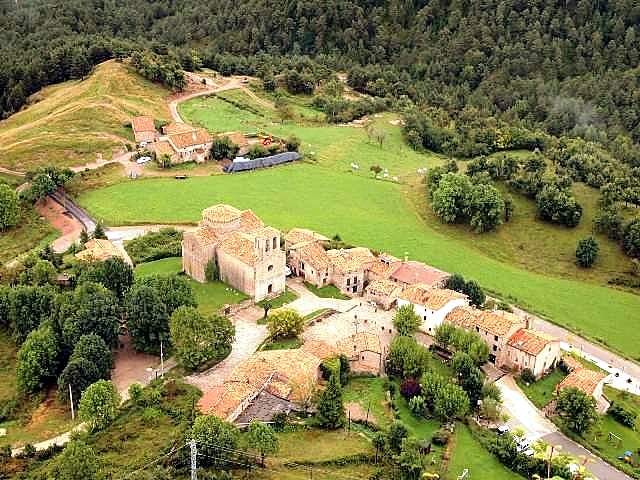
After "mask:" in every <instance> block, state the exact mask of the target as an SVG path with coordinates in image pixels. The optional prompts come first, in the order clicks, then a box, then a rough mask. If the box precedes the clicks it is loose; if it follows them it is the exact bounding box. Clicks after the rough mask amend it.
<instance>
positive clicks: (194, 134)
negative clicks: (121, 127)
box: [136, 117, 213, 164]
mask: <svg viewBox="0 0 640 480" xmlns="http://www.w3.org/2000/svg"><path fill="white" fill-rule="evenodd" d="M136 118H140V117H136ZM154 131H155V130H154ZM162 133H163V135H162V136H157V135H156V134H154V136H153V139H152V140H149V141H148V142H146V143H148V145H147V146H148V148H149V149H150V150H151V151H153V152H154V153H155V155H156V159H159V158H161V157H162V156H163V155H167V156H169V158H170V159H171V163H172V164H179V163H185V162H196V163H202V162H205V161H206V160H207V157H208V155H209V151H210V150H211V145H212V144H213V139H212V137H211V135H210V134H209V132H208V131H207V130H206V129H204V128H195V127H192V126H191V125H188V124H186V123H179V122H174V123H169V124H167V125H165V126H164V127H162ZM151 142H153V143H151Z"/></svg>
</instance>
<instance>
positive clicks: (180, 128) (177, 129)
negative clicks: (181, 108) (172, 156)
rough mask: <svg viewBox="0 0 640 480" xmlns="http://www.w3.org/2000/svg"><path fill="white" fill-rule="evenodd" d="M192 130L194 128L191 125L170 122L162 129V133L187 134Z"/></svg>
mask: <svg viewBox="0 0 640 480" xmlns="http://www.w3.org/2000/svg"><path fill="white" fill-rule="evenodd" d="M194 130H195V128H194V127H192V126H191V125H188V124H186V123H182V122H172V123H169V124H167V125H165V126H164V127H162V132H163V133H164V134H165V135H177V134H179V133H187V132H192V131H194Z"/></svg>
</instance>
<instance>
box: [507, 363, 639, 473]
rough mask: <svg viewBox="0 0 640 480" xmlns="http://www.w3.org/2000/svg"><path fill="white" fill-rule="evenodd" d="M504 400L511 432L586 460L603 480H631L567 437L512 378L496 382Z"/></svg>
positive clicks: (591, 469)
mask: <svg viewBox="0 0 640 480" xmlns="http://www.w3.org/2000/svg"><path fill="white" fill-rule="evenodd" d="M496 386H497V387H498V388H500V391H501V392H502V398H503V408H504V410H505V411H506V413H507V414H508V415H509V420H508V421H507V425H509V427H510V428H511V429H514V428H522V429H523V430H524V432H525V435H526V437H527V438H528V439H530V440H542V441H543V442H545V443H547V444H549V445H560V446H561V449H560V452H561V453H567V454H570V455H573V456H575V457H577V458H579V459H582V458H585V459H587V464H586V468H587V469H588V470H589V471H591V473H593V474H594V475H595V476H596V477H598V478H599V479H600V480H630V478H631V477H629V476H628V475H626V474H624V473H622V472H621V471H619V470H617V469H616V468H614V467H612V466H611V465H609V464H608V463H607V462H605V461H604V460H602V459H601V458H600V457H597V456H595V455H593V454H592V453H591V452H589V451H588V450H587V449H585V448H584V447H582V446H581V445H580V444H578V443H576V442H574V441H573V440H571V439H569V438H567V437H566V436H565V435H563V434H562V433H561V432H559V431H558V428H557V427H556V426H555V425H554V424H553V423H552V422H551V421H549V420H548V419H547V418H546V417H545V416H544V415H543V414H542V413H541V412H540V411H539V410H538V409H537V408H536V407H535V405H533V403H531V401H530V400H529V399H528V398H527V396H526V395H525V394H524V393H523V392H522V390H520V388H519V387H518V385H517V384H516V382H515V381H514V379H513V377H512V376H511V375H505V376H504V377H502V378H501V379H500V380H498V381H497V382H496Z"/></svg>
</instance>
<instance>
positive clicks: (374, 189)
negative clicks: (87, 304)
mask: <svg viewBox="0 0 640 480" xmlns="http://www.w3.org/2000/svg"><path fill="white" fill-rule="evenodd" d="M176 199H180V201H179V202H177V201H176ZM80 202H81V204H82V205H83V206H84V207H86V208H88V209H89V211H91V212H92V213H93V214H94V215H95V216H96V217H98V218H103V219H105V221H106V222H107V223H108V224H113V225H120V224H136V223H145V222H149V223H171V222H174V223H188V222H196V221H197V220H198V219H199V218H200V215H201V211H202V210H203V209H204V208H206V207H207V206H210V205H212V204H215V203H217V202H225V203H230V204H233V205H235V206H237V207H238V208H252V209H253V210H254V211H255V212H256V213H257V214H258V215H259V216H261V217H262V218H263V219H264V220H265V221H266V222H267V223H269V224H272V225H274V226H276V227H278V228H281V229H283V230H288V229H290V228H292V227H294V226H299V227H307V228H313V229H316V230H317V231H319V232H321V233H323V234H325V235H327V236H333V235H334V234H336V233H339V234H340V235H341V236H342V238H343V239H348V240H349V241H350V242H352V243H355V244H359V245H367V246H369V247H371V248H374V249H376V250H380V251H388V252H390V253H392V254H394V255H397V256H400V257H402V256H404V255H405V253H406V254H407V255H408V256H409V257H410V258H413V259H417V260H422V261H425V262H427V263H430V264H432V265H435V266H436V267H438V268H442V269H444V270H446V271H450V272H462V273H464V274H465V275H467V276H468V277H471V278H475V279H477V280H478V281H479V282H480V283H481V284H482V285H483V286H485V287H486V288H489V289H490V290H492V291H494V292H499V293H501V294H502V295H504V296H507V297H509V298H510V299H512V300H514V301H517V302H518V303H519V304H521V305H522V306H524V307H527V308H532V309H534V310H536V311H538V312H540V313H542V314H544V315H545V316H547V317H549V318H551V319H553V320H554V321H555V322H557V323H559V324H561V325H565V326H567V327H569V328H571V329H573V330H574V331H576V332H579V333H582V334H583V335H586V336H589V337H592V338H601V339H606V342H607V344H608V345H610V346H611V347H612V348H613V349H615V350H617V351H620V352H624V353H625V354H627V355H629V356H633V357H638V356H640V332H638V329H637V328H635V322H634V321H633V320H638V319H640V297H638V296H636V295H633V294H629V293H625V292H621V291H616V290H613V289H610V288H605V287H601V286H598V285H593V284H588V283H582V282H577V281H571V280H565V279H561V278H554V277H549V276H543V275H539V274H536V273H533V272H530V271H527V270H524V269H520V268H516V267H514V266H512V265H509V264H507V263H503V262H499V261H497V260H495V259H492V258H489V257H487V256H485V255H483V254H482V253H481V252H479V251H478V250H476V249H475V248H474V247H473V246H471V245H468V244H466V243H463V242H461V241H458V240H453V239H450V238H447V237H446V236H444V235H442V234H440V233H438V232H437V231H436V230H434V229H433V228H432V227H431V226H430V225H429V224H427V223H425V221H424V220H423V219H422V218H421V217H420V216H419V215H418V213H417V212H416V211H415V210H414V209H413V208H412V206H411V205H410V204H409V203H408V202H407V200H406V197H405V196H404V195H403V192H402V187H401V186H400V185H398V184H395V183H392V182H386V181H379V180H373V179H371V178H369V176H368V175H367V174H366V173H360V174H351V173H345V172H344V171H340V170H336V169H332V168H324V167H321V166H317V165H313V164H299V165H292V166H286V167H281V168H276V169H269V170H264V171H259V172H254V173H249V174H244V175H233V176H215V177H200V178H191V179H188V180H184V181H176V180H172V179H152V180H142V181H137V182H136V183H124V184H118V185H114V186H112V187H107V188H105V189H101V190H96V191H91V192H87V193H85V194H83V195H82V196H81V197H80Z"/></svg>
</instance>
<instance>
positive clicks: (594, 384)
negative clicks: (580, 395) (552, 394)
mask: <svg viewBox="0 0 640 480" xmlns="http://www.w3.org/2000/svg"><path fill="white" fill-rule="evenodd" d="M604 378H606V375H605V374H604V373H602V372H596V371H595V370H591V369H589V368H585V367H582V368H577V369H575V370H574V371H572V372H571V373H570V374H569V375H567V376H566V377H565V378H564V380H562V381H561V382H560V383H559V384H558V386H557V387H556V391H557V392H559V391H560V390H562V389H563V388H572V387H573V388H577V389H578V390H582V391H583V392H584V393H586V394H587V395H593V394H594V393H595V391H596V388H598V384H599V383H600V382H601V381H602V380H603V379H604Z"/></svg>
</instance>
